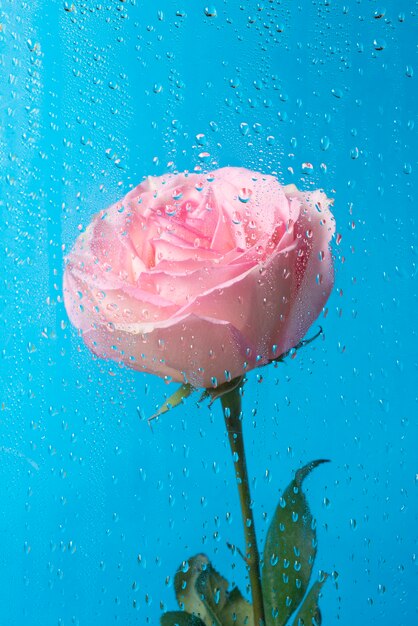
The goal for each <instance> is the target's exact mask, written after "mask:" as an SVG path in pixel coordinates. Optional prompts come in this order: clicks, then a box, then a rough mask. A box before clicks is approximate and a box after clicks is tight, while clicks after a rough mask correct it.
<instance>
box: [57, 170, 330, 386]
mask: <svg viewBox="0 0 418 626" xmlns="http://www.w3.org/2000/svg"><path fill="white" fill-rule="evenodd" d="M330 203H331V202H330V200H329V199H328V198H327V197H326V196H325V194H324V193H323V192H321V191H313V192H301V191H298V190H297V188H296V187H295V186H294V185H287V186H286V187H283V186H282V185H280V184H279V182H278V181H277V179H276V178H275V177H273V176H267V175H264V174H260V173H258V172H252V171H250V170H247V169H243V168H235V167H225V168H223V169H219V170H216V171H214V172H212V173H210V174H187V173H185V174H167V175H165V176H161V177H149V178H147V179H146V180H145V181H144V182H143V183H141V184H140V185H138V187H136V188H135V189H133V190H132V191H131V192H129V193H128V194H127V195H126V196H125V197H124V198H123V199H122V200H120V201H119V202H117V203H116V204H114V205H113V206H111V207H109V208H108V209H105V210H103V211H101V212H100V213H98V214H97V215H95V216H94V217H93V220H92V222H91V224H90V225H89V226H88V228H87V229H86V231H85V232H84V233H82V234H81V235H80V236H79V237H78V239H77V241H76V243H75V245H74V248H73V249H72V251H71V253H70V254H69V256H68V257H67V259H66V267H65V274H64V299H65V306H66V308H67V311H68V315H69V317H70V320H71V322H72V323H73V324H74V326H76V327H77V328H78V329H79V330H80V331H81V333H82V337H83V339H84V341H85V343H86V344H87V345H88V347H89V348H90V349H91V350H92V351H93V352H94V353H95V354H97V355H98V356H100V357H102V358H104V359H113V360H115V361H119V362H123V363H125V365H127V366H128V367H130V368H133V369H136V370H139V371H142V372H151V373H153V374H157V375H158V376H161V377H164V378H165V379H166V380H167V381H171V380H174V381H179V382H189V383H191V384H192V385H193V386H195V387H207V388H209V387H216V386H217V385H219V384H222V383H224V382H225V381H227V380H230V379H231V378H235V377H236V376H240V375H242V374H244V373H245V372H247V371H249V370H251V369H253V368H255V367H258V366H260V365H264V364H266V363H268V362H269V361H271V360H273V359H275V358H277V357H279V356H280V355H281V354H283V353H284V352H286V351H287V350H289V349H290V348H292V347H293V346H295V345H296V344H297V343H298V342H299V341H300V339H301V338H302V337H303V336H304V335H305V333H306V331H307V330H308V328H309V327H310V325H311V324H312V323H313V322H314V320H315V319H316V318H317V317H318V315H319V313H320V312H321V309H322V308H323V306H324V304H325V302H326V300H327V298H328V296H329V293H330V290H331V288H332V284H333V267H332V258H331V253H330V249H329V242H330V239H331V237H332V235H333V233H334V229H335V225H334V220H333V216H332V214H331V212H330V210H329V205H330Z"/></svg>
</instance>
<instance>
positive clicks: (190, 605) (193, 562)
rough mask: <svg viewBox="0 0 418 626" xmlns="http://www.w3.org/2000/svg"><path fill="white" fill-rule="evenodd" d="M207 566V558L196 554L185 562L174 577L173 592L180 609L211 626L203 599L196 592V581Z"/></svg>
mask: <svg viewBox="0 0 418 626" xmlns="http://www.w3.org/2000/svg"><path fill="white" fill-rule="evenodd" d="M209 566H210V562H209V559H208V557H207V556H205V555H204V554H197V555H196V556H193V557H192V558H190V559H189V560H188V561H185V562H184V563H183V564H182V566H181V567H180V568H179V570H178V571H177V572H176V575H175V576H174V591H175V592H176V597H177V602H178V603H179V605H180V608H182V609H184V610H185V611H187V612H188V613H192V614H194V615H197V616H198V617H200V619H201V620H202V622H203V623H204V624H205V626H212V623H213V620H212V617H211V615H210V613H209V611H208V609H207V606H206V603H205V602H204V599H202V598H201V596H200V594H199V592H198V591H197V590H196V581H197V579H198V578H199V576H200V574H201V573H202V572H203V571H205V570H206V568H207V567H209Z"/></svg>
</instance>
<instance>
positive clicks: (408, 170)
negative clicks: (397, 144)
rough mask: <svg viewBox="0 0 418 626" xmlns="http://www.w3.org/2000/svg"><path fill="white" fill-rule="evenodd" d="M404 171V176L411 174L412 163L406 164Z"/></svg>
mask: <svg viewBox="0 0 418 626" xmlns="http://www.w3.org/2000/svg"><path fill="white" fill-rule="evenodd" d="M403 171H404V174H411V173H412V165H411V164H410V163H404V166H403Z"/></svg>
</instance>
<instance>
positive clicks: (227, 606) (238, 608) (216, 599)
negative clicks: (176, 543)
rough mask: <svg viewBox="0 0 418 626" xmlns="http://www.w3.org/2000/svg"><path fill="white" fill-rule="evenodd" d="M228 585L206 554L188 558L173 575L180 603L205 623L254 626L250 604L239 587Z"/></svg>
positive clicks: (189, 612) (209, 624) (205, 624)
mask: <svg viewBox="0 0 418 626" xmlns="http://www.w3.org/2000/svg"><path fill="white" fill-rule="evenodd" d="M228 587H229V584H228V581H227V580H226V579H225V578H223V576H221V575H220V574H219V573H218V572H217V571H216V570H215V569H214V567H212V565H211V563H210V561H209V559H208V558H207V556H205V555H204V554H198V555H197V556H194V557H192V558H191V559H189V560H188V561H187V562H185V563H184V564H183V565H182V567H181V568H180V569H179V570H178V572H177V573H176V575H175V576H174V590H175V592H176V596H177V601H178V602H179V604H180V607H181V608H183V609H184V610H185V611H186V612H187V613H188V614H193V615H196V616H197V617H199V619H200V620H201V622H202V623H203V624H204V626H254V619H253V611H252V606H251V604H250V603H249V602H247V601H246V600H245V598H244V597H243V596H242V595H241V593H240V591H239V590H238V589H237V588H236V587H234V588H233V589H232V591H231V592H228ZM163 626H170V625H169V623H168V622H167V623H165V624H164V625H163ZM181 626H182V624H181Z"/></svg>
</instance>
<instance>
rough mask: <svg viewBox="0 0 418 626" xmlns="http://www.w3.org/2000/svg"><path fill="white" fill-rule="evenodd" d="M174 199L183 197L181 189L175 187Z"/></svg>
mask: <svg viewBox="0 0 418 626" xmlns="http://www.w3.org/2000/svg"><path fill="white" fill-rule="evenodd" d="M172 197H173V200H180V199H181V198H182V197H183V192H182V191H181V189H175V190H174V191H173V194H172Z"/></svg>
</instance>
